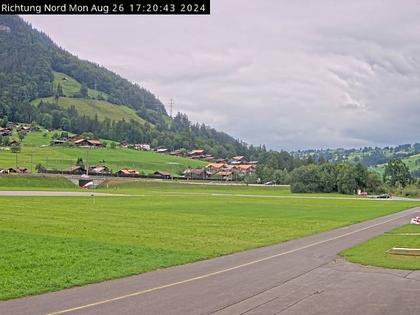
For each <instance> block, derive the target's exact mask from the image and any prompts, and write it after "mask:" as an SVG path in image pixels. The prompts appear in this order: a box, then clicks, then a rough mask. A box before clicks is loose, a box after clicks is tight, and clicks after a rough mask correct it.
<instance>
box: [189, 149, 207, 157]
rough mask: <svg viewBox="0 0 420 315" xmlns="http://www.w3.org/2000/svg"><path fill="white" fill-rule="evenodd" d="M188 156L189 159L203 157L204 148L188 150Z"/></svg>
mask: <svg viewBox="0 0 420 315" xmlns="http://www.w3.org/2000/svg"><path fill="white" fill-rule="evenodd" d="M188 157H189V158H191V159H201V158H204V157H205V152H204V150H201V149H198V150H192V151H190V152H188Z"/></svg>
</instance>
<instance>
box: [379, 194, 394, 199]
mask: <svg viewBox="0 0 420 315" xmlns="http://www.w3.org/2000/svg"><path fill="white" fill-rule="evenodd" d="M376 198H379V199H389V198H391V195H390V194H381V195H378V196H376Z"/></svg>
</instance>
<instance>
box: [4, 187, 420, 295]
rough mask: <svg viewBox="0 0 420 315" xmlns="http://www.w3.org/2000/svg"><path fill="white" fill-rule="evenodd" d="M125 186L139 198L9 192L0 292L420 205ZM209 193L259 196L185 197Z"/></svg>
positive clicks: (53, 285) (20, 291) (282, 237)
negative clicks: (259, 196) (13, 195)
mask: <svg viewBox="0 0 420 315" xmlns="http://www.w3.org/2000/svg"><path fill="white" fill-rule="evenodd" d="M163 185H168V186H163ZM127 186H128V187H127ZM164 187H166V188H164ZM104 189H105V188H104ZM112 189H114V187H113V188H110V189H109V190H112ZM165 189H166V192H170V191H176V192H177V193H173V194H169V195H167V194H165ZM120 190H121V191H124V192H130V193H133V192H137V193H138V194H139V196H127V197H96V198H95V199H92V197H73V198H70V197H36V198H34V197H19V198H16V197H0V203H1V205H2V207H0V246H1V248H2V252H1V255H0V299H10V298H15V297H19V296H25V295H30V294H37V293H42V292H47V291H54V290H59V289H63V288H67V287H72V286H75V285H82V284H86V283H92V282H97V281H101V280H105V279H111V278H117V277H122V276H127V275H132V274H138V273H142V272H146V271H151V270H155V269H158V268H163V267H168V266H172V265H178V264H184V263H187V262H192V261H197V260H202V259H206V258H210V257H215V256H220V255H224V254H228V253H232V252H237V251H242V250H246V249H251V248H256V247H260V246H264V245H269V244H274V243H278V242H283V241H287V240H290V239H294V238H298V237H302V236H305V235H310V234H314V233H318V232H322V231H326V230H329V229H333V228H337V227H341V226H345V225H349V224H352V223H356V222H360V221H363V220H367V219H372V218H375V217H378V216H382V215H386V214H389V213H393V212H396V211H400V210H402V209H405V208H409V207H413V206H415V205H418V204H419V203H415V202H392V201H391V202H390V201H376V200H341V199H334V198H331V199H325V200H324V199H303V198H275V197H270V196H264V198H258V196H254V195H255V194H257V193H261V194H265V193H267V192H269V193H270V194H271V195H276V194H277V195H288V194H289V195H290V193H289V192H288V190H287V189H286V188H284V187H261V188H259V187H238V186H232V187H231V186H223V187H222V186H204V185H202V186H201V185H188V184H184V185H175V184H163V183H160V184H158V183H149V182H142V183H140V182H138V183H135V184H132V186H130V185H129V184H127V185H123V186H121V187H120ZM159 191H160V194H158V193H159ZM203 191H208V192H211V191H219V192H220V191H222V192H223V193H235V194H242V195H247V194H248V195H249V196H248V197H244V196H220V195H209V194H207V195H203V194H196V195H194V194H191V195H185V194H183V192H184V193H186V194H188V193H191V192H196V193H199V192H203ZM142 194H144V195H142Z"/></svg>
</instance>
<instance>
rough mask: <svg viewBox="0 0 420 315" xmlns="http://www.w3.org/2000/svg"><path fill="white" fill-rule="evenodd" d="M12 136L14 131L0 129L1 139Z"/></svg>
mask: <svg viewBox="0 0 420 315" xmlns="http://www.w3.org/2000/svg"><path fill="white" fill-rule="evenodd" d="M11 134H12V129H9V128H0V137H8V136H10V135H11Z"/></svg>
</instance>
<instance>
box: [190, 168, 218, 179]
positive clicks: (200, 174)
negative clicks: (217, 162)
mask: <svg viewBox="0 0 420 315" xmlns="http://www.w3.org/2000/svg"><path fill="white" fill-rule="evenodd" d="M183 174H184V175H185V176H186V177H187V178H193V179H207V178H210V177H211V175H212V173H211V172H209V171H208V170H206V169H205V168H195V169H187V170H185V171H184V172H183Z"/></svg>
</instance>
